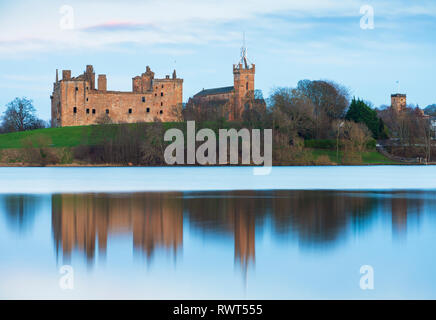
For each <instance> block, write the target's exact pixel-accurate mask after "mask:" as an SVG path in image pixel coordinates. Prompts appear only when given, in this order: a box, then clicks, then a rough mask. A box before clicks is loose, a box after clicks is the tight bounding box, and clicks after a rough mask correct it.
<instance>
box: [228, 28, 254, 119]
mask: <svg viewBox="0 0 436 320" xmlns="http://www.w3.org/2000/svg"><path fill="white" fill-rule="evenodd" d="M254 74H255V65H254V63H253V64H252V63H250V62H249V60H248V58H247V49H246V48H245V36H244V41H243V45H242V48H241V58H240V60H239V62H238V64H234V65H233V86H234V90H235V97H234V105H233V110H231V111H230V114H229V120H239V119H241V117H242V112H243V111H244V101H245V99H246V97H247V94H248V93H252V94H254Z"/></svg>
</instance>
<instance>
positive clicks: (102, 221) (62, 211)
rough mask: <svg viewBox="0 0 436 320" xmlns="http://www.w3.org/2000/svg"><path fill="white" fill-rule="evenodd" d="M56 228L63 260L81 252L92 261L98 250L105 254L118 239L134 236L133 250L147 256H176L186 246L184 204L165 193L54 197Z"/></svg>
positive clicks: (54, 231)
mask: <svg viewBox="0 0 436 320" xmlns="http://www.w3.org/2000/svg"><path fill="white" fill-rule="evenodd" d="M52 226H53V235H54V239H55V243H56V250H57V251H58V250H59V249H61V250H62V253H63V256H64V258H68V257H70V255H71V253H72V251H73V250H75V249H77V250H79V251H82V252H84V253H85V254H86V257H87V258H88V260H91V259H93V258H94V255H95V251H96V244H98V250H99V252H101V253H105V252H106V250H107V242H108V238H109V236H110V235H111V236H114V235H117V234H132V236H133V247H134V249H135V250H141V251H143V252H145V253H146V255H147V256H150V255H152V253H153V252H154V250H155V249H156V248H157V247H163V248H166V249H168V250H172V251H173V252H174V253H175V252H176V251H177V249H178V248H179V247H181V246H182V242H183V214H182V201H181V199H180V197H175V196H174V195H173V194H166V193H165V194H162V193H146V194H126V195H123V194H64V195H53V198H52Z"/></svg>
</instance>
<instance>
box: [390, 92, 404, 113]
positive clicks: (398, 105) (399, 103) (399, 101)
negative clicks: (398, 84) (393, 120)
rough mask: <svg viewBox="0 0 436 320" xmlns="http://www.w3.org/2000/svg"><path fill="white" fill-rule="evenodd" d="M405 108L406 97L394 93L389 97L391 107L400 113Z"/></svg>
mask: <svg viewBox="0 0 436 320" xmlns="http://www.w3.org/2000/svg"><path fill="white" fill-rule="evenodd" d="M406 106H407V96H406V95H405V94H401V93H396V94H392V95H391V107H392V108H394V110H396V111H398V112H400V111H402V110H404V109H405V108H406Z"/></svg>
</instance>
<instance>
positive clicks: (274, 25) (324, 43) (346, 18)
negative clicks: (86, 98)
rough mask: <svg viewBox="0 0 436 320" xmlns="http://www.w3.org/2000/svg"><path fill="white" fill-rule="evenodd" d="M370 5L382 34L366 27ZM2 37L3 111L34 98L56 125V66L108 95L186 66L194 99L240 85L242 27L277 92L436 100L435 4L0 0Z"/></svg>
mask: <svg viewBox="0 0 436 320" xmlns="http://www.w3.org/2000/svg"><path fill="white" fill-rule="evenodd" d="M64 5H67V6H70V8H72V9H73V11H72V13H73V20H74V21H73V23H72V24H68V23H67V24H65V21H72V20H71V19H69V20H68V17H71V15H68V14H67V13H66V11H63V10H62V7H63V6H64ZM364 5H370V6H371V7H372V8H373V9H374V29H362V28H361V27H360V21H361V18H362V16H363V14H361V13H360V9H361V7H362V6H364ZM65 25H66V26H67V27H69V28H65ZM61 26H63V27H61ZM0 30H1V31H0V112H3V111H4V110H5V104H6V103H7V102H9V101H11V100H12V99H13V98H14V97H16V96H26V97H28V98H31V99H33V100H34V102H35V107H36V108H37V110H38V114H39V115H40V116H41V117H42V118H44V119H49V117H50V98H49V97H50V94H51V91H52V83H53V81H54V79H55V70H56V68H58V69H60V70H62V69H71V70H72V73H73V75H78V74H80V73H82V72H83V70H84V69H85V66H86V65H87V64H92V65H94V69H95V71H96V73H97V74H98V73H103V74H106V75H107V78H108V89H109V90H126V91H127V90H131V78H132V77H134V76H136V75H138V74H140V73H142V72H144V71H145V67H146V66H147V65H150V67H151V68H152V70H153V71H155V73H156V76H158V77H164V76H165V75H166V74H171V72H172V70H173V69H174V68H176V69H177V74H178V76H179V77H181V78H183V79H184V100H185V101H186V100H187V99H188V98H189V97H190V96H192V95H193V94H195V93H196V92H197V91H199V90H201V89H202V88H211V87H219V86H228V85H232V81H233V79H232V64H233V63H236V62H237V61H238V58H239V52H240V47H241V42H242V33H243V32H245V34H246V45H247V47H248V56H249V58H250V60H251V61H252V62H254V63H255V64H256V88H258V89H261V90H262V91H263V92H264V95H266V96H268V95H269V93H270V92H271V90H272V89H273V88H274V87H281V86H289V87H293V86H295V85H296V84H297V82H298V81H299V80H301V79H312V80H315V79H329V80H333V81H336V82H338V83H341V84H343V85H344V86H346V87H347V88H349V89H350V91H351V93H352V95H355V96H358V97H361V98H364V99H366V100H369V101H371V102H372V103H373V104H374V105H375V106H379V105H382V104H388V103H389V102H390V101H389V100H390V94H391V93H394V92H396V91H398V89H397V88H398V86H397V84H396V81H397V80H398V81H400V91H402V92H404V93H407V95H408V102H409V103H413V104H419V106H421V107H425V106H427V105H429V104H432V103H436V90H435V87H436V79H435V74H436V67H435V64H434V60H435V52H436V50H435V49H436V44H435V39H436V1H434V0H419V1H418V0H414V1H411V0H408V1H403V0H395V1H393V0H391V1H388V0H378V1H374V0H368V1H360V0H347V1H343V0H305V1H301V0H295V1H294V0H270V1H264V0H251V1H250V0H246V1H235V0H233V1H231V0H221V1H210V0H187V1H182V0H158V1H155V0H148V1H139V0H134V1H107V0H106V1H82V0H75V1H70V2H68V1H65V0H62V1H55V0H41V1H22V0H16V1H7V2H6V1H4V0H0Z"/></svg>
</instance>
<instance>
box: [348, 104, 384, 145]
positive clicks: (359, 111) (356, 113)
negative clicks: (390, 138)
mask: <svg viewBox="0 0 436 320" xmlns="http://www.w3.org/2000/svg"><path fill="white" fill-rule="evenodd" d="M345 119H347V120H352V121H354V122H357V123H363V124H365V125H366V126H367V127H368V129H369V130H370V131H371V133H372V136H373V137H374V139H386V138H387V136H386V130H385V125H384V123H383V121H382V120H381V119H380V118H379V117H378V116H377V112H376V111H375V110H373V109H372V108H371V107H370V106H368V105H367V104H366V103H365V102H364V101H363V100H360V99H357V100H356V98H353V100H352V101H351V105H350V107H349V108H348V111H347V114H346V116H345Z"/></svg>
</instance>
